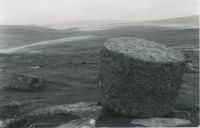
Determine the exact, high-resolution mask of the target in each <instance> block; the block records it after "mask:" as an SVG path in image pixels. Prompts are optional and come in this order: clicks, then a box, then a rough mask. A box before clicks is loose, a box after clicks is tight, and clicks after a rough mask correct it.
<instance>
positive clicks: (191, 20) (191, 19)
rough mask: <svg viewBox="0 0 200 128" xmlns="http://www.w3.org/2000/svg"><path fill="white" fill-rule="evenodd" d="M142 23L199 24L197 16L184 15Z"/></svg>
mask: <svg viewBox="0 0 200 128" xmlns="http://www.w3.org/2000/svg"><path fill="white" fill-rule="evenodd" d="M143 23H150V24H158V25H174V26H176V25H177V26H199V16H198V15H193V16H185V17H176V18H168V19H161V20H155V21H147V22H143Z"/></svg>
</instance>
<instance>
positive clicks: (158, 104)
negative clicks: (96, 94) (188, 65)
mask: <svg viewBox="0 0 200 128" xmlns="http://www.w3.org/2000/svg"><path fill="white" fill-rule="evenodd" d="M100 60H101V67H100V76H99V78H100V81H99V86H100V99H99V100H100V101H99V102H100V103H101V104H102V105H103V106H105V107H107V108H109V109H111V110H113V111H115V112H119V113H121V114H125V115H127V116H133V117H152V116H164V115H166V114H168V113H169V112H170V111H171V110H172V109H173V106H174V103H175V101H176V97H177V95H178V91H179V89H180V87H181V81H182V77H183V74H184V68H185V59H184V56H183V55H182V54H181V53H180V52H178V51H176V50H173V49H171V48H169V47H167V46H164V45H162V44H158V43H155V42H152V41H148V40H144V39H138V38H128V37H127V38H112V39H109V40H108V41H107V42H106V43H105V44H104V45H103V46H102V48H101V51H100Z"/></svg>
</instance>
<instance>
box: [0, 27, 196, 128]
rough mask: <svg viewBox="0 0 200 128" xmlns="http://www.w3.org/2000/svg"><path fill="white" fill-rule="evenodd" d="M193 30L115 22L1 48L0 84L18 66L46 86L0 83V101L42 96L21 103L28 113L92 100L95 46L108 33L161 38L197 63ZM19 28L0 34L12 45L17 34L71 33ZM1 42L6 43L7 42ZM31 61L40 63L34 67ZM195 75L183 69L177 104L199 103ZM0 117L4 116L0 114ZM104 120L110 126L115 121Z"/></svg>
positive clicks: (181, 106)
mask: <svg viewBox="0 0 200 128" xmlns="http://www.w3.org/2000/svg"><path fill="white" fill-rule="evenodd" d="M45 31H46V30H45ZM198 31H199V30H198V29H175V28H167V27H158V26H157V27H156V26H147V25H146V26H126V27H118V28H113V29H109V30H100V31H82V32H78V34H77V35H95V36H96V37H97V38H91V39H87V40H81V41H71V42H67V43H65V42H63V43H58V44H56V43H54V44H49V45H41V46H35V47H29V48H25V49H22V50H20V51H18V52H15V53H12V54H1V55H0V63H1V65H0V66H1V67H0V68H1V71H0V81H1V85H0V86H1V87H3V86H6V85H7V84H8V83H9V80H10V79H9V78H10V75H11V74H12V73H16V72H17V73H26V74H32V75H36V76H40V77H42V78H43V79H44V81H45V82H44V83H45V86H46V88H45V89H43V90H40V91H36V92H26V91H19V90H5V89H3V88H1V89H0V105H5V104H8V103H10V102H11V101H26V100H38V99H40V100H41V99H42V102H39V103H34V104H29V105H28V107H24V108H23V111H24V112H25V113H27V112H30V111H33V110H34V109H37V108H40V107H44V106H49V105H57V104H68V103H76V102H80V101H97V100H98V84H97V83H98V72H99V65H100V62H99V48H100V46H101V45H102V44H103V43H104V42H105V41H106V40H107V39H108V38H112V37H120V36H124V37H138V38H144V39H148V40H152V41H155V42H158V43H163V44H166V45H168V46H170V47H172V48H175V49H178V50H181V51H182V52H183V53H184V54H185V55H186V59H190V60H192V61H193V63H194V65H197V68H198V65H199V64H198V55H199V54H198V51H197V50H196V51H195V50H194V49H198V48H199V46H198V42H199V38H198V34H199V33H198ZM44 33H46V32H44ZM47 33H48V32H47ZM56 33H57V32H56ZM20 34H21V37H20V39H18V38H15V34H13V37H11V38H10V37H9V36H12V35H10V34H9V36H8V35H7V34H5V35H1V38H2V39H3V38H4V39H7V38H8V37H9V41H8V44H9V47H10V46H17V45H15V43H16V44H18V43H19V42H21V39H27V40H29V41H30V42H37V41H41V40H46V39H48V40H51V39H53V38H54V39H55V38H59V37H64V36H66V37H67V36H70V34H68V35H67V34H64V35H63V33H61V34H58V35H57V34H54V33H53V34H52V33H51V34H47V36H42V35H37V33H35V34H33V33H31V34H30V33H29V34H28V35H27V34H26V33H23V32H21V33H20ZM52 35H55V36H52ZM73 35H76V33H73ZM11 40H12V41H11ZM13 41H14V42H15V43H14V42H13ZM9 42H10V43H9ZM3 43H4V42H3ZM25 43H26V41H22V43H19V45H22V44H25ZM3 47H4V48H5V47H6V46H3ZM3 47H2V48H3ZM34 51H37V52H34ZM36 66H39V67H38V68H33V67H36ZM198 79H199V76H198V73H194V74H185V76H184V80H183V83H182V88H181V91H180V94H179V98H178V100H177V107H178V108H179V109H182V110H188V111H191V109H192V108H193V107H194V105H198V101H199V99H198V97H199V91H198V90H199V86H198V83H199V82H198ZM191 115H192V116H191V117H190V118H189V120H191V121H192V123H193V124H192V126H196V125H197V124H198V113H197V112H193V111H192V112H191ZM1 118H3V117H1V116H0V119H1ZM107 123H108V122H107ZM108 124H109V125H111V126H115V123H113V124H112V123H108ZM99 125H100V126H103V125H104V123H103V122H100V123H99Z"/></svg>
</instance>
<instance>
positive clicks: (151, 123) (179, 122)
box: [131, 118, 191, 127]
mask: <svg viewBox="0 0 200 128" xmlns="http://www.w3.org/2000/svg"><path fill="white" fill-rule="evenodd" d="M131 123H132V124H137V125H142V126H145V127H175V126H183V125H189V124H191V122H190V121H189V120H185V119H178V118H148V119H134V120H132V121H131Z"/></svg>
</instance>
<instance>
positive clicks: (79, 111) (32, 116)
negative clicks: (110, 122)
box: [6, 102, 104, 128]
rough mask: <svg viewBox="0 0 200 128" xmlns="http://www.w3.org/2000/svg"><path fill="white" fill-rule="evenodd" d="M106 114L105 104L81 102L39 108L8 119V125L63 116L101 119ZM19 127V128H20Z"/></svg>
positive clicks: (70, 118) (71, 118) (66, 119)
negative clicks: (19, 116)
mask: <svg viewBox="0 0 200 128" xmlns="http://www.w3.org/2000/svg"><path fill="white" fill-rule="evenodd" d="M103 114H104V108H103V106H100V105H98V104H97V103H95V102H80V103H76V104H67V105H57V106H50V107H45V108H40V109H37V110H35V111H33V112H31V113H29V114H27V115H25V116H23V117H21V118H17V119H11V120H8V121H7V123H6V125H7V127H9V128H13V126H18V127H20V126H23V125H25V124H29V125H31V124H34V123H36V122H40V121H45V122H48V120H56V119H58V118H62V119H64V120H65V121H70V120H73V119H83V118H91V119H95V120H96V119H99V118H100V117H101V116H103ZM18 127H17V128H18Z"/></svg>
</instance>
